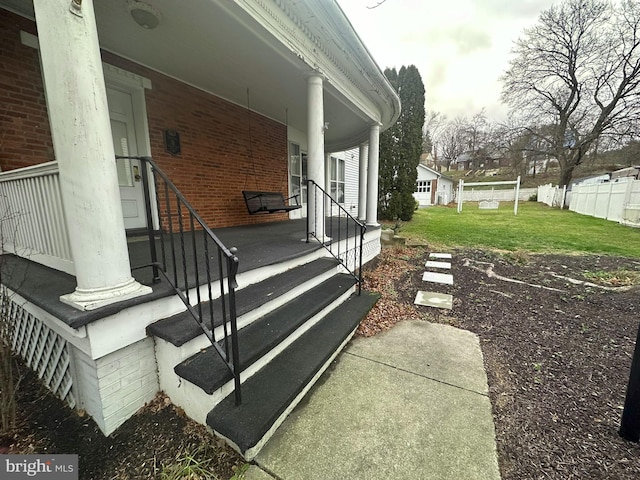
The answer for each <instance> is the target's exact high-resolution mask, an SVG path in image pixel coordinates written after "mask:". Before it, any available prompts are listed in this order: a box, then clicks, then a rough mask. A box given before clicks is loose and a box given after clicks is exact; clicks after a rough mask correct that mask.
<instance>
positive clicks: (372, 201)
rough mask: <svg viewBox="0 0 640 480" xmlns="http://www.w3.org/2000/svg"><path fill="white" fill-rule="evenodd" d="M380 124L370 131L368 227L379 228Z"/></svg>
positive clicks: (372, 126) (373, 126) (372, 127)
mask: <svg viewBox="0 0 640 480" xmlns="http://www.w3.org/2000/svg"><path fill="white" fill-rule="evenodd" d="M379 145H380V124H378V123H376V124H374V125H371V129H370V130H369V170H368V172H367V179H368V180H367V225H370V226H373V227H377V226H378V166H379V154H380V152H379Z"/></svg>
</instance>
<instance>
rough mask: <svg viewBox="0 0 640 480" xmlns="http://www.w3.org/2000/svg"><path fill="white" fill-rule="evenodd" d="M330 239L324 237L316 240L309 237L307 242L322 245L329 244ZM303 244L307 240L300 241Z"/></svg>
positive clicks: (311, 236)
mask: <svg viewBox="0 0 640 480" xmlns="http://www.w3.org/2000/svg"><path fill="white" fill-rule="evenodd" d="M331 240H332V238H331V237H327V236H326V235H325V236H323V237H322V238H316V237H314V236H313V235H309V241H310V242H315V243H322V244H327V243H331ZM302 241H303V242H306V241H307V239H306V238H303V239H302Z"/></svg>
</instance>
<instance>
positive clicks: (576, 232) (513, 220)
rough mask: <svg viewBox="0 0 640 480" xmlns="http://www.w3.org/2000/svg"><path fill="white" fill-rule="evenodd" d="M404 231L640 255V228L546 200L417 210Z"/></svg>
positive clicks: (518, 246) (436, 242)
mask: <svg viewBox="0 0 640 480" xmlns="http://www.w3.org/2000/svg"><path fill="white" fill-rule="evenodd" d="M400 234H401V235H403V236H405V237H407V238H410V239H413V240H416V241H423V242H427V243H428V244H429V245H432V246H439V247H449V248H454V247H467V248H491V249H499V250H508V251H520V250H521V251H527V252H538V253H591V254H601V255H618V256H623V257H636V258H640V229H637V228H631V227H625V226H623V225H620V224H618V223H616V222H611V221H607V220H602V219H599V218H594V217H589V216H586V215H580V214H577V213H574V212H570V211H569V210H559V209H557V208H551V207H547V206H546V205H544V204H542V203H536V202H521V203H519V204H518V215H517V216H514V215H513V202H500V208H499V209H498V210H480V209H479V208H478V206H477V204H474V203H465V204H464V206H463V209H462V212H461V213H457V211H456V208H455V207H453V208H452V207H441V206H438V207H431V208H425V209H420V210H417V211H416V212H415V213H414V215H413V219H412V220H411V221H410V222H406V223H404V224H403V225H402V227H401V230H400Z"/></svg>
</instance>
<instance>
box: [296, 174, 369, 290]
mask: <svg viewBox="0 0 640 480" xmlns="http://www.w3.org/2000/svg"><path fill="white" fill-rule="evenodd" d="M307 196H308V198H307V243H308V242H309V240H310V238H311V237H313V238H315V239H316V240H317V241H318V242H319V243H320V244H321V245H322V246H324V248H325V249H326V250H327V251H328V252H329V253H330V254H331V255H332V256H333V257H334V258H335V259H336V260H338V262H340V264H341V265H342V266H343V267H344V268H345V269H346V270H347V272H348V273H349V274H350V275H351V276H353V278H355V279H356V281H357V282H358V295H360V294H361V293H362V244H363V242H364V234H365V233H366V230H367V227H366V225H364V224H363V223H361V222H360V221H358V220H357V219H356V218H355V217H354V216H353V215H351V214H350V213H349V212H348V211H347V210H346V209H345V208H344V207H343V206H342V205H340V204H339V203H338V202H337V201H336V200H334V198H333V197H332V196H331V195H329V194H328V193H327V192H326V191H325V190H324V189H323V188H322V187H320V185H318V184H317V183H316V182H315V181H313V180H307ZM327 203H328V204H329V216H327ZM310 205H313V206H314V211H313V212H311V211H310V208H311V206H310ZM319 206H321V208H319ZM334 210H337V213H338V214H337V216H336V215H333V212H334ZM310 213H314V215H313V218H314V219H316V222H317V218H318V217H319V215H321V216H322V221H323V222H325V231H324V233H325V234H323V235H320V236H319V235H318V234H317V233H316V232H315V231H312V228H311V225H310V219H311V218H312V216H311V215H310ZM327 217H328V218H329V221H328V222H327ZM343 220H344V224H343ZM327 223H328V227H329V228H328V229H327V228H326V226H327V225H326V224H327ZM351 229H353V230H352V232H353V235H352V236H350V231H351ZM343 234H344V237H343ZM327 236H328V237H329V238H330V239H331V240H330V241H327V239H326V238H321V237H327ZM351 238H353V247H351V248H350V239H351ZM350 257H352V258H353V261H352V262H351V264H352V265H353V266H350V261H349V260H350Z"/></svg>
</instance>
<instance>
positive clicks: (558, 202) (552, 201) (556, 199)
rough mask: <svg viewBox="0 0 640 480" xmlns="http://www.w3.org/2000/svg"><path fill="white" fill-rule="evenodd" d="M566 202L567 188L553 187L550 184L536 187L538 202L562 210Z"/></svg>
mask: <svg viewBox="0 0 640 480" xmlns="http://www.w3.org/2000/svg"><path fill="white" fill-rule="evenodd" d="M567 201H568V199H567V187H554V186H553V185H551V184H550V183H548V184H546V185H540V186H539V187H538V202H541V203H544V204H545V205H549V206H550V207H559V208H564V206H565V205H566V203H567Z"/></svg>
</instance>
